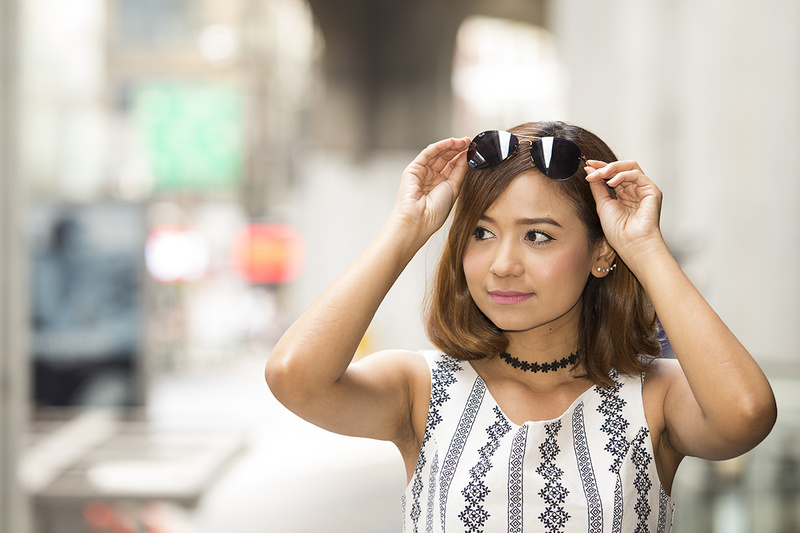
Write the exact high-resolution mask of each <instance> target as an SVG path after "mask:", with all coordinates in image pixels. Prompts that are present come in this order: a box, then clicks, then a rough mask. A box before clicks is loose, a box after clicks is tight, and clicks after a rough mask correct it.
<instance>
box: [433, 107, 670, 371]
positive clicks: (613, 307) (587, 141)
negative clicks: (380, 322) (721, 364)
mask: <svg viewBox="0 0 800 533" xmlns="http://www.w3.org/2000/svg"><path fill="white" fill-rule="evenodd" d="M509 131H511V132H512V133H517V134H520V135H524V136H529V137H560V138H563V139H568V140H570V141H573V142H574V143H576V144H577V145H578V146H579V147H580V149H581V153H582V154H583V155H584V156H585V157H586V158H587V159H596V160H599V161H605V162H611V161H616V160H617V157H616V156H615V155H614V153H613V152H612V150H611V149H610V148H609V147H608V145H606V143H604V142H603V141H602V140H601V139H600V138H598V137H597V136H596V135H594V134H593V133H591V132H589V131H587V130H584V129H582V128H579V127H577V126H573V125H571V124H566V123H563V122H531V123H527V124H522V125H520V126H517V127H515V128H512V129H511V130H509ZM532 168H533V169H535V167H533V165H532V163H531V159H530V156H529V152H528V151H527V150H517V151H516V153H514V154H513V155H512V156H511V157H510V158H509V159H507V160H505V161H503V162H502V163H501V164H499V165H496V166H494V167H491V168H488V169H486V170H481V171H475V170H472V169H469V170H468V171H467V175H466V176H465V178H464V182H463V183H462V185H461V191H460V193H459V198H458V201H457V203H456V206H455V211H454V215H453V223H452V226H451V228H450V232H449V234H448V237H447V241H446V242H445V246H444V250H443V252H442V256H441V258H440V260H439V265H438V268H437V270H436V273H435V276H434V280H433V284H432V286H431V289H430V291H429V292H428V295H427V297H426V313H425V315H426V316H425V325H426V331H427V334H428V338H429V339H430V340H431V342H433V344H434V345H435V346H437V347H438V348H439V349H441V350H443V351H444V352H445V353H448V354H449V355H452V356H453V357H456V358H458V359H462V360H474V359H482V358H484V357H488V356H493V355H497V354H499V353H500V352H502V351H504V350H505V349H506V347H507V346H508V339H507V338H506V336H505V334H504V333H503V331H502V330H500V329H499V328H498V327H497V326H495V325H494V324H493V323H492V322H491V321H490V320H489V319H488V318H487V317H486V316H485V315H484V314H483V313H482V312H481V311H480V309H478V306H477V305H475V302H474V301H473V300H472V297H471V296H470V293H469V288H468V287H467V281H466V277H465V276H464V267H463V259H464V251H465V249H466V247H467V243H468V242H469V239H470V237H471V235H472V232H473V231H474V229H475V227H476V226H477V224H478V221H479V219H480V217H481V215H483V214H484V213H485V212H486V211H487V209H489V207H490V206H491V205H492V204H493V203H494V201H495V200H497V198H498V197H499V196H500V195H501V194H502V193H503V191H505V189H506V188H507V187H508V186H509V185H510V184H511V182H512V181H513V180H514V178H516V177H517V176H518V175H519V174H520V173H522V172H526V171H530V170H531V169H532ZM585 177H586V173H585V172H584V170H583V168H579V169H578V172H576V174H575V175H574V176H572V177H571V178H570V179H568V180H566V181H563V182H559V183H555V185H556V187H555V188H556V190H558V191H559V192H561V193H562V194H563V195H564V196H565V197H566V198H567V199H568V200H569V201H570V202H571V203H572V205H573V206H574V208H575V212H576V213H577V215H578V217H579V218H580V219H581V221H582V222H583V224H584V225H585V227H586V229H587V234H588V239H589V245H590V246H595V245H597V244H598V243H599V242H600V240H601V239H602V238H603V237H604V235H603V229H602V227H601V225H600V218H599V217H598V215H597V210H596V206H595V202H594V197H593V196H592V193H591V189H590V187H589V184H588V183H587V182H586V180H585V179H584V178H585ZM616 263H617V268H616V269H615V270H614V271H613V272H612V273H611V274H609V275H608V276H606V277H604V278H595V277H594V276H589V279H588V280H587V282H586V286H585V287H584V289H583V294H582V306H583V307H582V309H581V316H580V324H579V332H578V350H579V353H580V354H581V362H582V364H583V368H584V370H585V372H586V376H587V377H588V378H590V379H591V380H592V381H593V382H594V383H596V384H598V385H612V381H611V378H610V377H609V373H610V371H611V369H616V370H617V371H618V372H621V373H623V374H636V373H639V372H642V371H644V370H645V369H646V368H647V362H649V361H648V359H647V357H651V358H652V357H656V356H657V355H658V354H659V353H660V345H659V342H658V339H657V337H656V334H657V331H656V329H657V326H656V325H657V321H656V315H655V311H654V310H653V307H652V305H651V304H650V300H649V298H648V297H647V295H646V294H645V292H644V289H643V288H642V286H641V284H640V283H639V280H637V279H636V277H635V276H634V275H633V274H632V273H631V271H630V270H629V269H628V268H627V266H626V265H625V263H624V262H623V261H622V260H621V259H620V258H619V257H617V260H616Z"/></svg>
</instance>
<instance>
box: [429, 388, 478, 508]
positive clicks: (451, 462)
mask: <svg viewBox="0 0 800 533" xmlns="http://www.w3.org/2000/svg"><path fill="white" fill-rule="evenodd" d="M485 395H486V384H485V383H484V382H483V380H482V379H476V380H475V382H474V384H473V385H472V391H471V392H470V393H469V397H468V398H467V404H466V405H465V406H464V411H463V412H462V413H461V418H460V419H459V421H458V426H457V427H456V430H455V433H454V434H453V440H452V441H451V442H450V447H449V448H448V449H447V453H446V454H445V456H444V460H443V461H442V474H441V478H440V479H439V516H440V519H441V523H442V524H444V523H445V516H446V515H445V511H446V508H447V496H448V493H449V491H450V483H451V482H452V481H453V476H454V475H455V473H456V467H457V466H458V460H459V459H460V458H461V454H462V453H464V446H465V445H466V444H467V438H468V437H469V434H470V431H472V425H473V424H474V423H475V418H476V417H477V416H478V409H480V406H481V402H483V398H484V396H485Z"/></svg>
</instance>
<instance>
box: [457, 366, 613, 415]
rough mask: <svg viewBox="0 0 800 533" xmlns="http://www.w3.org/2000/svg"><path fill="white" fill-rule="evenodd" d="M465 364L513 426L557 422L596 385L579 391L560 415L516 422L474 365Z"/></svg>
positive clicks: (582, 400) (573, 408) (590, 392)
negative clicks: (501, 405) (520, 422)
mask: <svg viewBox="0 0 800 533" xmlns="http://www.w3.org/2000/svg"><path fill="white" fill-rule="evenodd" d="M467 366H468V367H469V369H470V370H471V371H472V373H473V374H475V378H476V379H477V380H479V381H480V383H481V384H482V385H483V387H484V388H485V389H486V396H488V397H489V398H490V399H491V401H492V403H493V404H494V405H495V406H496V407H497V410H498V411H499V412H500V414H502V415H503V418H505V419H506V421H507V422H508V423H509V424H511V425H512V426H513V427H514V428H521V427H525V426H540V425H541V426H543V425H546V424H552V423H553V422H557V421H558V420H562V419H563V418H564V417H565V416H567V415H568V414H571V413H572V412H574V411H575V409H576V408H577V406H578V405H579V404H581V403H584V404H585V403H586V402H585V401H584V400H585V398H586V397H587V396H591V395H592V392H593V391H595V389H597V385H595V384H592V385H590V386H589V388H587V389H586V390H585V391H583V392H581V393H580V394H579V395H578V396H577V397H576V398H575V399H574V400H573V401H572V403H570V405H569V407H567V408H566V409H565V410H564V412H563V413H561V414H560V415H558V416H557V417H555V418H549V419H545V420H526V421H525V422H523V423H522V424H517V423H516V422H514V421H513V420H511V418H510V417H509V416H508V415H507V414H506V412H505V411H504V410H503V408H502V407H500V404H499V403H498V401H497V399H496V398H495V397H494V394H492V391H491V390H489V386H488V385H487V384H486V382H485V381H484V380H483V378H482V377H481V375H480V374H479V373H478V371H477V370H475V367H473V366H472V363H470V362H469V361H467Z"/></svg>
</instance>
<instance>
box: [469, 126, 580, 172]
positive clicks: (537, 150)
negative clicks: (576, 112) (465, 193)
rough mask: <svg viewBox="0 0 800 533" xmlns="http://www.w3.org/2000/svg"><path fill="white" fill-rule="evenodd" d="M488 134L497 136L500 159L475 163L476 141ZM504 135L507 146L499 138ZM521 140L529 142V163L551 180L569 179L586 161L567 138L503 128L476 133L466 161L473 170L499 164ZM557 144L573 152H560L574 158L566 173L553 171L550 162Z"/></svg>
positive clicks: (511, 152) (577, 148)
mask: <svg viewBox="0 0 800 533" xmlns="http://www.w3.org/2000/svg"><path fill="white" fill-rule="evenodd" d="M489 134H495V135H496V136H497V137H498V138H497V139H496V142H497V143H498V148H500V149H501V153H498V154H497V155H498V156H500V157H501V159H500V160H499V161H496V162H489V161H485V160H484V161H483V162H478V163H476V162H475V161H474V159H475V156H476V155H480V152H479V151H478V146H477V143H478V142H480V139H482V138H483V137H484V136H486V135H489ZM506 135H507V136H508V141H507V142H508V146H507V147H506V146H503V145H502V140H503V139H501V138H500V137H502V136H506ZM522 141H527V142H528V143H529V144H530V149H529V150H528V155H529V157H530V158H531V163H533V165H534V166H535V167H536V168H537V169H538V170H539V171H540V172H541V173H542V174H544V175H545V176H547V177H548V178H550V179H552V180H556V181H566V180H568V179H570V178H571V177H572V176H574V175H575V173H576V172H578V170H579V169H580V163H581V161H583V162H584V164H585V163H586V157H585V156H584V155H583V153H581V149H580V147H579V146H578V145H577V144H576V143H574V142H573V141H570V140H569V139H564V138H562V137H552V136H551V137H532V136H528V135H522V134H516V133H511V132H509V131H503V130H487V131H483V132H481V133H479V134H478V135H476V136H475V137H474V138H473V140H472V142H471V143H470V147H469V149H468V151H467V162H468V164H469V166H470V167H471V168H472V169H473V170H485V169H487V168H491V167H493V166H496V165H499V164H500V163H502V162H503V161H505V160H506V159H508V158H510V157H511V156H512V155H514V154H515V153H516V151H517V149H518V148H519V145H520V144H521V143H522ZM545 145H548V146H547V148H546V147H545ZM557 145H560V146H562V147H563V149H566V150H568V151H570V152H573V154H562V155H566V157H567V158H568V159H571V158H572V157H574V158H575V168H574V170H572V171H571V172H570V173H569V174H568V175H567V174H565V173H562V172H557V173H554V171H553V170H554V169H553V165H552V164H551V163H552V162H553V158H554V157H553V156H554V152H555V151H556V150H557V149H558V146H557ZM504 148H507V149H508V151H507V153H506V154H505V155H503V153H502V149H504ZM562 164H564V163H562ZM569 164H570V167H568V168H569V169H571V168H572V167H571V163H569ZM554 174H555V175H554Z"/></svg>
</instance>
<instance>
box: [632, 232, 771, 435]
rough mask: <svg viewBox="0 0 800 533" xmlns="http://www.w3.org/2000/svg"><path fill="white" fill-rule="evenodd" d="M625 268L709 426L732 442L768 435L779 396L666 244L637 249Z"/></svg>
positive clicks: (658, 241)
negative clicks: (651, 309) (645, 297)
mask: <svg viewBox="0 0 800 533" xmlns="http://www.w3.org/2000/svg"><path fill="white" fill-rule="evenodd" d="M626 264H628V265H629V267H630V268H631V270H632V271H633V272H634V274H635V275H636V277H637V278H638V279H639V281H640V282H641V283H642V286H643V287H644V289H645V291H646V293H647V294H648V296H649V297H650V300H651V302H652V303H653V306H654V308H655V310H656V313H657V315H658V317H659V320H660V322H661V325H662V326H663V328H664V331H665V332H666V334H667V336H668V338H669V341H670V344H671V346H672V348H673V349H674V351H675V355H676V357H677V359H678V361H679V362H680V365H681V368H682V370H683V373H684V375H685V377H686V380H687V382H688V384H689V386H690V388H691V391H692V394H693V395H694V398H695V400H696V402H697V405H698V406H699V408H700V409H701V411H702V413H703V416H704V418H705V420H706V421H707V422H708V424H709V426H710V427H712V428H713V429H714V430H715V431H718V432H720V435H721V436H725V437H728V438H730V439H733V440H735V439H737V438H741V437H742V435H743V434H744V433H749V434H754V433H759V432H762V431H763V432H768V431H769V429H770V428H771V426H772V420H774V397H773V394H772V390H771V388H770V385H769V383H768V381H767V379H766V377H765V376H764V374H763V372H762V371H761V369H760V368H759V366H758V364H757V363H756V361H755V360H754V359H753V358H752V356H751V355H750V353H749V352H748V351H747V349H746V348H745V347H744V346H743V345H742V344H741V343H740V342H739V340H738V339H737V338H736V337H735V335H734V334H733V333H732V332H731V331H730V329H728V327H727V326H726V325H725V323H724V322H723V321H722V320H721V319H720V317H719V316H718V315H717V314H716V313H715V312H714V310H713V309H712V308H711V306H710V305H709V304H708V303H707V302H706V300H705V299H704V298H703V297H702V295H701V294H700V292H699V291H698V290H697V289H696V288H695V287H694V285H692V283H691V281H690V280H689V279H688V278H687V277H686V275H685V274H684V273H683V271H682V270H681V269H680V267H679V266H678V264H677V262H676V261H675V260H674V259H673V257H672V255H671V254H670V253H669V251H668V250H667V247H666V245H665V244H664V243H663V240H661V239H657V240H655V243H654V244H652V245H650V246H647V247H645V250H638V251H637V254H636V255H635V258H632V259H630V263H628V261H626ZM761 426H764V427H761ZM764 435H766V433H764ZM759 440H760V439H759Z"/></svg>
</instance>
